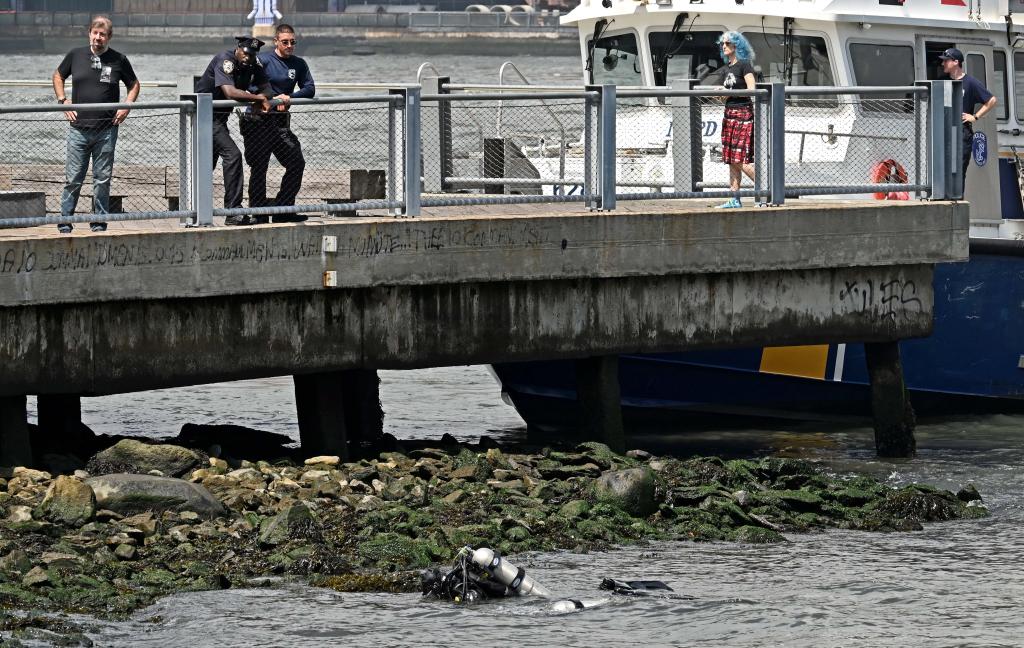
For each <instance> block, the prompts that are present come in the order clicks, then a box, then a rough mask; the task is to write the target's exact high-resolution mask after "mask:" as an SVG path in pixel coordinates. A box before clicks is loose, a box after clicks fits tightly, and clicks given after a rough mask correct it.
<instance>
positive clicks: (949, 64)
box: [939, 47, 996, 188]
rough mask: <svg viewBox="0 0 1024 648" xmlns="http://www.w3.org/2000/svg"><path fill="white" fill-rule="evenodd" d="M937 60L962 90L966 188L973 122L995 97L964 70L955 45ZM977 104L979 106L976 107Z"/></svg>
mask: <svg viewBox="0 0 1024 648" xmlns="http://www.w3.org/2000/svg"><path fill="white" fill-rule="evenodd" d="M939 60H940V61H942V71H943V72H945V73H946V74H948V75H949V78H950V79H953V80H954V81H959V82H960V83H961V85H962V87H963V91H964V112H963V114H962V115H961V116H960V118H961V120H963V124H964V129H963V138H964V139H963V148H964V151H963V154H964V157H963V179H964V187H965V188H966V186H967V167H968V166H970V163H971V144H972V142H973V141H974V123H975V122H976V121H978V120H979V119H981V118H982V117H983V116H984V115H985V113H987V112H988V111H990V110H992V109H993V108H995V107H996V98H995V96H994V95H993V94H992V93H991V92H989V91H988V89H987V88H986V87H985V86H984V85H982V83H981V81H978V80H977V79H975V78H974V77H972V76H971V75H969V74H967V73H966V72H964V53H963V52H961V51H960V50H958V49H957V48H955V47H950V48H949V49H948V50H946V51H945V52H943V53H942V56H940V57H939ZM979 104H980V105H981V108H977V106H978V105H979ZM976 108H977V109H976Z"/></svg>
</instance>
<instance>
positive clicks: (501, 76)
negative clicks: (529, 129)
mask: <svg viewBox="0 0 1024 648" xmlns="http://www.w3.org/2000/svg"><path fill="white" fill-rule="evenodd" d="M508 69H511V70H512V71H513V72H515V73H516V75H517V76H518V77H519V78H520V79H521V80H522V81H523V83H525V84H526V85H527V86H529V85H530V80H529V79H527V78H526V75H525V74H523V73H522V71H520V70H519V68H518V67H517V66H516V64H515V63H513V62H512V61H505V62H504V63H502V64H501V67H500V68H498V85H499V86H503V85H505V71H506V70H508ZM540 103H541V105H542V106H544V109H545V110H547V111H548V114H549V115H551V119H553V120H554V121H555V124H556V125H557V126H558V177H559V178H564V177H565V124H563V123H562V120H561V119H559V118H558V115H557V114H555V111H554V110H552V109H551V106H549V105H547V103H545V102H544V101H543V100H541V102H540ZM504 105H505V104H504V101H503V100H501V99H499V100H498V118H497V121H498V123H497V127H498V137H501V122H502V119H501V118H502V114H503V110H504ZM540 145H541V147H543V140H541V143H540Z"/></svg>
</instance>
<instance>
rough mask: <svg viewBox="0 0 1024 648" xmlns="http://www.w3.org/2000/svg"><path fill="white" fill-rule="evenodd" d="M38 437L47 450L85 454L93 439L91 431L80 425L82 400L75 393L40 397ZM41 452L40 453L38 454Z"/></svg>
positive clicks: (38, 442) (42, 395)
mask: <svg viewBox="0 0 1024 648" xmlns="http://www.w3.org/2000/svg"><path fill="white" fill-rule="evenodd" d="M37 403H38V405H37V409H38V412H39V433H40V438H38V439H36V443H37V448H39V447H40V445H41V446H42V447H44V448H46V449H48V451H52V452H57V453H62V452H74V453H79V452H83V451H87V450H88V448H89V447H90V446H91V443H92V441H93V439H94V435H93V434H92V431H91V430H89V428H88V427H86V426H85V425H83V424H82V399H81V397H79V396H78V395H77V394H39V396H38V401H37ZM40 452H42V451H40Z"/></svg>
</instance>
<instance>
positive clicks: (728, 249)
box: [0, 200, 968, 463]
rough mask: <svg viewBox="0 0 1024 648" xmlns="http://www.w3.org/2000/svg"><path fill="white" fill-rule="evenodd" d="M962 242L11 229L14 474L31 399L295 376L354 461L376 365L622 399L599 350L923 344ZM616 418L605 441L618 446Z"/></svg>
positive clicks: (320, 420)
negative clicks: (523, 364) (946, 268)
mask: <svg viewBox="0 0 1024 648" xmlns="http://www.w3.org/2000/svg"><path fill="white" fill-rule="evenodd" d="M967 248H968V239H967V208H966V206H964V205H962V204H954V203H944V202H930V203H924V202H905V203H891V202H864V201H859V202H858V201H850V202H845V201H820V202H814V201H804V200H801V201H794V202H793V203H791V204H787V205H786V206H785V207H781V208H773V209H767V208H765V209H743V210H730V211H729V212H727V213H723V212H721V211H717V210H713V209H710V208H709V207H708V205H707V204H706V203H705V202H700V201H671V202H669V201H660V202H659V201H650V202H643V203H625V204H622V205H620V210H619V211H617V212H616V213H614V214H602V213H592V212H587V211H585V210H583V209H581V208H579V207H576V206H566V205H543V206H539V205H537V206H531V205H517V206H505V207H488V208H481V207H475V208H442V209H437V210H433V211H431V210H425V213H424V216H423V217H421V218H417V219H395V218H391V217H387V216H384V215H381V216H367V217H360V218H353V219H347V220H345V221H326V222H316V221H307V222H305V223H298V224H280V225H267V226H261V227H255V228H211V229H194V230H183V229H179V228H177V227H176V226H175V224H173V223H141V224H136V225H134V226H128V225H123V226H119V227H112V229H111V230H110V231H108V233H106V234H102V235H99V234H91V233H89V232H82V233H78V232H77V230H76V233H75V234H74V235H73V236H58V235H57V234H56V231H55V228H33V229H25V230H9V231H5V232H2V233H0V366H3V367H4V369H5V370H4V371H3V372H0V397H2V402H3V405H2V406H0V407H2V410H3V412H4V418H3V423H2V427H0V438H2V439H3V444H4V445H3V447H4V448H8V449H9V450H8V451H6V453H5V454H4V455H3V457H0V463H10V462H17V461H20V460H21V459H19V457H23V456H24V448H25V447H26V443H25V441H24V439H22V438H20V437H21V436H22V435H23V434H24V425H23V424H22V423H20V422H19V420H20V419H23V417H24V412H23V409H24V407H23V403H24V399H23V397H24V395H26V394H42V395H45V394H81V395H96V394H109V393H118V392H127V391H137V390H145V389H156V388H163V387H173V386H184V385H193V384H202V383H207V382H216V381H224V380H237V379H248V378H260V377H268V376H279V375H293V376H296V379H295V383H296V388H297V390H298V391H299V392H303V395H302V396H301V397H300V405H299V409H300V420H301V421H303V423H302V424H301V427H302V429H303V433H302V436H303V444H304V446H305V445H307V444H308V445H309V449H310V451H311V454H313V453H314V452H312V450H313V449H314V448H315V449H316V452H315V453H320V452H327V451H331V454H334V453H335V451H336V452H337V453H338V454H344V453H346V452H349V451H351V449H352V444H353V442H356V443H362V442H364V441H366V440H367V439H372V438H373V437H374V436H375V435H379V430H380V425H381V424H380V415H379V397H377V396H376V394H377V380H376V374H375V372H376V370H377V369H405V368H421V367H432V366H446V365H460V364H479V363H491V362H509V361H517V360H536V359H551V358H597V360H593V361H584V362H583V363H581V365H580V366H581V367H587V366H588V365H589V364H590V363H596V364H593V366H591V369H594V371H593V372H591V373H589V374H588V375H592V376H593V384H592V385H591V386H590V387H588V388H587V389H586V390H585V391H586V392H587V395H586V396H584V397H583V398H586V399H593V398H603V399H606V400H611V401H612V403H617V402H618V397H617V387H615V386H614V385H613V384H612V376H613V373H612V372H613V369H612V368H611V367H610V365H611V364H614V363H610V362H609V361H608V360H607V359H606V358H607V357H609V356H615V355H617V354H621V353H653V352H669V351H682V350H688V349H697V348H728V347H743V346H760V345H764V344H771V345H788V344H810V343H826V342H829V343H832V342H879V343H890V342H895V341H896V340H899V339H903V338H908V337H916V336H924V335H927V334H929V332H930V331H931V326H932V311H933V293H932V266H933V264H935V263H940V262H949V261H959V260H965V259H966V258H967ZM348 372H362V373H348ZM359 376H362V378H359ZM602 385H603V387H602ZM307 388H308V389H307ZM339 393H340V394H341V397H340V398H339ZM366 394H369V395H370V396H369V398H366ZM595 394H597V395H599V396H595ZM612 399H614V400H612ZM588 402H590V401H589V400H588ZM18 403H22V405H20V406H19V405H18ZM367 403H369V405H367ZM358 404H362V407H363V409H359V407H357V405H358ZM19 407H20V408H21V409H19ZM608 407H610V406H609V404H608V403H601V405H600V408H601V410H600V411H601V418H602V420H604V421H605V423H604V424H595V423H591V424H590V425H591V426H595V425H597V426H598V427H592V428H591V430H592V432H593V431H594V430H596V432H595V433H597V434H600V435H601V436H602V438H606V439H608V440H610V441H613V442H614V443H615V444H618V440H617V439H618V438H619V435H620V434H621V433H620V431H619V429H620V428H621V424H618V425H616V424H615V423H614V413H613V412H611V410H609V409H608ZM594 411H595V412H596V411H598V410H597V409H595V410H594ZM19 412H21V413H20V414H19ZM600 425H605V426H606V427H605V428H603V429H602V428H600V427H599V426H600Z"/></svg>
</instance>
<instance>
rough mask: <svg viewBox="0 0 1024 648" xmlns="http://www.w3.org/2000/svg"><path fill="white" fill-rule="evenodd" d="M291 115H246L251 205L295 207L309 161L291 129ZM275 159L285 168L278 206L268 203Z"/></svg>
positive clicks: (279, 218) (244, 135)
mask: <svg viewBox="0 0 1024 648" xmlns="http://www.w3.org/2000/svg"><path fill="white" fill-rule="evenodd" d="M289 117H290V116H289V115H287V114H279V115H275V114H269V115H249V114H243V115H242V117H241V121H240V125H241V131H242V139H243V140H244V142H245V163H246V164H247V165H249V205H250V206H253V207H262V206H266V205H268V204H269V205H273V206H277V207H281V206H284V205H294V204H295V197H296V196H297V195H298V194H299V189H301V188H302V173H303V171H304V170H305V168H306V160H305V158H304V157H303V156H302V145H301V144H300V143H299V140H298V138H297V137H295V133H293V132H292V130H291V128H289ZM271 155H273V156H274V157H275V158H277V161H278V162H279V163H280V164H281V166H283V167H284V177H282V178H281V188H280V189H279V190H278V192H277V197H276V198H275V199H274V202H272V203H269V202H268V201H267V166H268V165H269V164H270V156H271ZM283 220H289V218H288V215H284V216H283V217H282V216H275V217H274V221H275V222H278V221H283Z"/></svg>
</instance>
